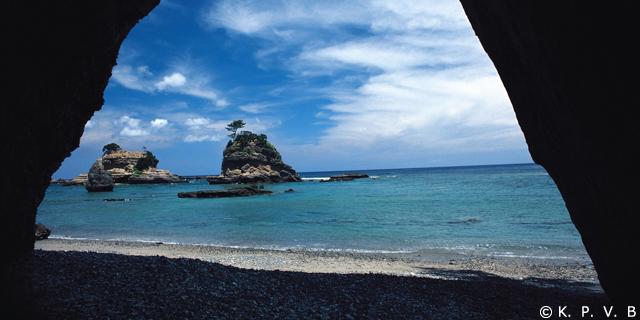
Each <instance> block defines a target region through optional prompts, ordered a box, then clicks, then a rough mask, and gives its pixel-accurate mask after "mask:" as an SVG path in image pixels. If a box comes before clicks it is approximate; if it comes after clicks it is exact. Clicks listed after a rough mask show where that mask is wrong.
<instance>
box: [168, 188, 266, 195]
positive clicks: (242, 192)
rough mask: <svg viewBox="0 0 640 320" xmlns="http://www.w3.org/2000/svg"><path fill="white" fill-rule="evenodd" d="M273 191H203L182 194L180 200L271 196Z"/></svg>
mask: <svg viewBox="0 0 640 320" xmlns="http://www.w3.org/2000/svg"><path fill="white" fill-rule="evenodd" d="M271 193H273V192H272V191H267V190H260V189H258V188H255V187H241V188H233V189H226V190H201V191H192V192H180V193H178V197H179V198H231V197H248V196H256V195H263V194H271Z"/></svg>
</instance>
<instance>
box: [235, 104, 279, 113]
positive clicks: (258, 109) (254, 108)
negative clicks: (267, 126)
mask: <svg viewBox="0 0 640 320" xmlns="http://www.w3.org/2000/svg"><path fill="white" fill-rule="evenodd" d="M270 106H271V105H270V104H265V103H250V104H246V105H243V106H240V107H239V109H240V110H242V111H244V112H248V113H262V112H265V109H267V108H268V107H270Z"/></svg>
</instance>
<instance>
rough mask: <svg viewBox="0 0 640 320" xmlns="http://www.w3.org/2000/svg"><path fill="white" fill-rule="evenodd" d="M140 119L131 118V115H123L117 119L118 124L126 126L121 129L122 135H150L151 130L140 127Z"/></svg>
mask: <svg viewBox="0 0 640 320" xmlns="http://www.w3.org/2000/svg"><path fill="white" fill-rule="evenodd" d="M140 122H141V120H140V119H135V118H130V117H129V116H122V117H120V119H118V120H117V121H115V123H116V124H117V125H121V126H124V128H122V131H120V135H121V136H125V137H141V136H147V135H149V131H147V130H144V129H143V128H141V127H140Z"/></svg>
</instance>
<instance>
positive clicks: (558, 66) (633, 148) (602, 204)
mask: <svg viewBox="0 0 640 320" xmlns="http://www.w3.org/2000/svg"><path fill="white" fill-rule="evenodd" d="M461 2H462V5H463V7H464V10H465V12H466V14H467V16H468V18H469V21H470V22H471V25H472V26H473V29H474V31H475V33H476V35H477V36H478V38H479V39H480V42H481V43H482V45H483V47H484V49H485V51H486V52H487V53H488V54H489V57H490V58H491V60H492V61H493V63H494V65H495V66H496V69H497V70H498V73H499V74H500V77H501V79H502V82H503V83H504V86H505V88H506V89H507V92H508V93H509V98H510V99H511V102H512V104H513V108H514V110H515V112H516V116H517V118H518V122H519V123H520V127H521V128H522V131H523V132H524V135H525V138H526V140H527V144H528V145H529V151H530V153H531V155H532V157H533V159H534V161H535V162H536V163H538V164H540V165H542V166H543V167H544V168H545V169H546V170H547V171H548V172H549V174H550V175H551V177H552V178H553V179H554V181H555V182H556V184H557V186H558V189H559V190H560V192H561V193H562V197H563V198H564V200H565V202H566V205H567V208H568V210H569V213H570V214H571V219H572V221H573V222H574V224H575V225H576V228H577V229H578V231H579V232H580V234H581V235H582V239H583V242H584V245H585V247H586V249H587V251H588V252H589V255H590V256H591V258H592V260H593V263H594V265H595V268H596V270H597V271H598V276H599V278H600V283H601V284H602V287H603V289H604V290H605V291H606V292H607V294H608V295H609V297H610V298H611V299H612V300H614V301H617V302H620V303H622V304H626V303H630V302H633V303H637V302H638V300H637V299H638V297H640V273H638V272H637V265H636V262H635V259H636V257H637V256H639V255H640V241H638V240H639V238H640V237H639V236H638V234H640V233H639V231H638V230H640V214H638V212H640V194H639V192H638V191H639V190H640V188H638V186H637V183H638V181H639V180H640V174H639V169H638V156H637V149H638V141H640V130H638V119H639V117H638V112H639V110H640V108H638V106H639V105H640V90H638V86H637V84H638V80H637V77H638V73H639V72H640V62H639V61H640V59H638V57H639V56H640V52H639V51H640V50H639V49H638V46H636V45H634V44H635V42H637V39H638V38H639V33H640V25H639V21H640V20H639V19H638V17H637V13H638V12H640V11H639V10H638V9H639V6H640V5H639V3H638V2H632V1H626V2H624V3H623V2H610V1H600V2H599V3H590V4H589V5H580V4H577V3H575V2H562V1H560V2H558V1H525V2H523V1H508V0H503V1H474V0H461ZM636 305H637V304H636Z"/></svg>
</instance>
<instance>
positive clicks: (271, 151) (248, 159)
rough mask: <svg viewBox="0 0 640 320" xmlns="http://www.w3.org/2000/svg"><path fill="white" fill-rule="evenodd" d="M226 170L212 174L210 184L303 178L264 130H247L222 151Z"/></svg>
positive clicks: (223, 166) (276, 181) (298, 180)
mask: <svg viewBox="0 0 640 320" xmlns="http://www.w3.org/2000/svg"><path fill="white" fill-rule="evenodd" d="M222 154H223V158H222V174H220V175H219V176H217V177H208V178H207V181H208V182H209V183H210V184H233V183H243V184H244V183H246V184H251V183H283V182H300V181H302V178H300V175H299V174H298V173H297V172H296V171H295V170H294V169H293V168H292V167H291V166H290V165H287V164H285V163H284V162H283V161H282V156H281V155H280V153H279V152H278V150H276V148H275V147H274V146H273V145H272V144H271V143H269V141H267V136H266V135H264V134H260V135H257V134H255V133H252V132H249V131H243V132H242V133H240V134H239V136H238V138H236V140H235V141H234V142H229V144H228V145H227V148H226V149H224V151H223V152H222Z"/></svg>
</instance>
